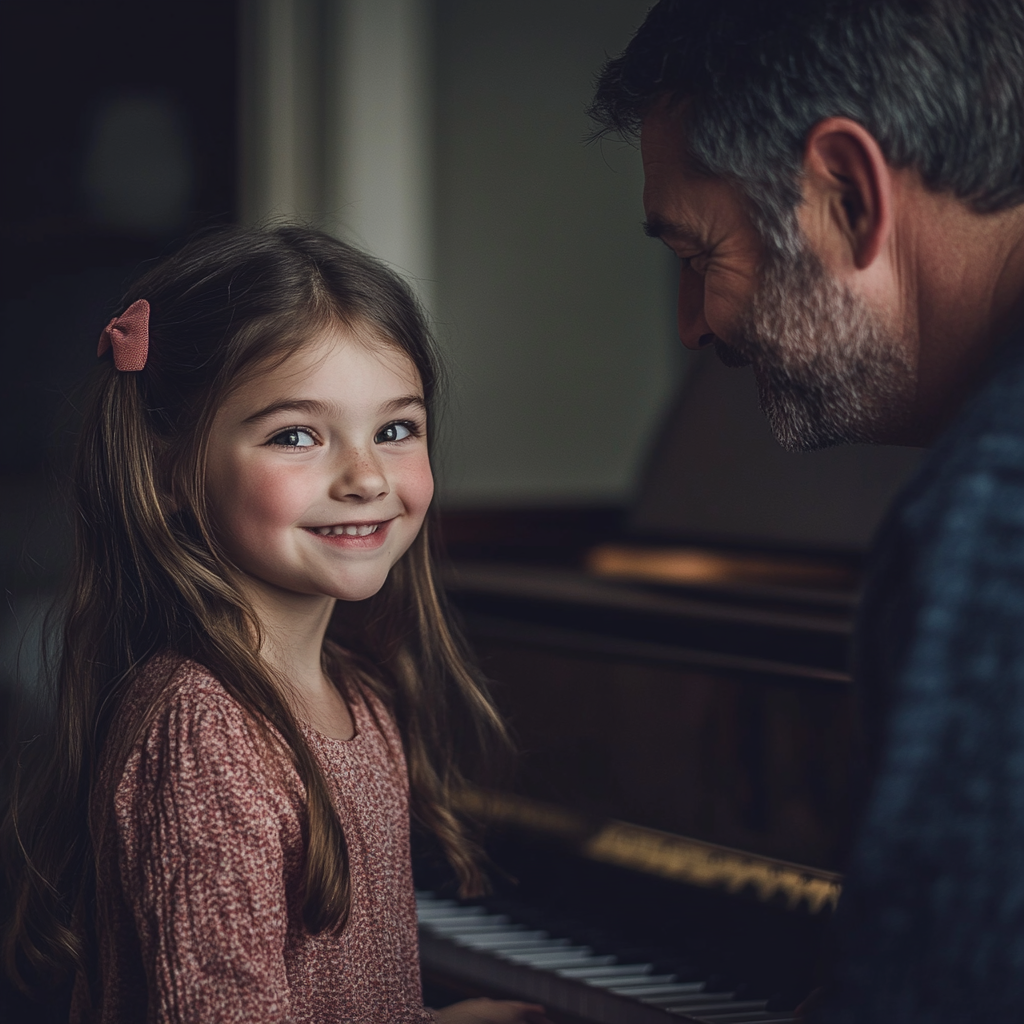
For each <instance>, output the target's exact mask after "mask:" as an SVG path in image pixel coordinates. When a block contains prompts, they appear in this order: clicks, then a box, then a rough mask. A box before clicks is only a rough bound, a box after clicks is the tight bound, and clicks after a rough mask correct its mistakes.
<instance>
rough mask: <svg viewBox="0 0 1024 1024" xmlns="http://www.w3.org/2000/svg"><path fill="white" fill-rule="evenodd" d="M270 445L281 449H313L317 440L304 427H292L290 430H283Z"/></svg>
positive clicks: (273, 438)
mask: <svg viewBox="0 0 1024 1024" xmlns="http://www.w3.org/2000/svg"><path fill="white" fill-rule="evenodd" d="M270 443H271V444H276V445H279V446H280V447H281V448H312V447H313V445H315V444H316V440H315V439H314V437H313V435H312V434H311V433H310V432H309V431H308V430H306V429H305V428H304V427H290V428H289V429H288V430H282V431H281V433H280V434H275V435H274V436H273V437H272V438H271V439H270Z"/></svg>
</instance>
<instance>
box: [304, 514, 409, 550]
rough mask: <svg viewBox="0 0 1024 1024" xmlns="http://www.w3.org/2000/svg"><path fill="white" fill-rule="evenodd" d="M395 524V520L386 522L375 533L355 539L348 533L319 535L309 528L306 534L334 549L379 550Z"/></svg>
mask: <svg viewBox="0 0 1024 1024" xmlns="http://www.w3.org/2000/svg"><path fill="white" fill-rule="evenodd" d="M393 522H394V520H393V519H387V520H385V521H384V522H382V523H381V524H380V525H379V526H378V527H377V529H376V530H374V532H373V533H368V534H367V535H366V536H365V537H353V536H351V535H350V534H347V533H330V534H327V535H324V534H320V533H317V532H316V531H315V530H314V529H311V528H309V527H307V528H306V532H307V533H308V534H310V536H312V537H315V538H316V539H317V540H318V541H321V542H322V543H324V544H327V545H328V546H329V547H332V548H342V549H343V550H346V551H351V550H357V551H366V550H372V549H373V548H379V547H380V546H381V545H382V544H383V543H384V541H385V540H386V539H387V535H388V529H389V527H390V526H391V524H392V523H393Z"/></svg>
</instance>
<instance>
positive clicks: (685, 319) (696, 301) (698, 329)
mask: <svg viewBox="0 0 1024 1024" xmlns="http://www.w3.org/2000/svg"><path fill="white" fill-rule="evenodd" d="M677 317H678V323H679V340H680V341H681V342H682V343H683V344H684V345H685V346H686V347H687V348H693V349H698V348H701V347H702V346H703V345H706V344H707V343H708V341H711V340H713V339H714V336H715V335H714V331H712V330H711V328H710V327H709V326H708V322H707V320H705V319H704V278H703V276H702V275H701V274H698V273H697V271H696V270H693V269H691V268H690V267H687V266H683V267H681V268H680V270H679V305H678V310H677Z"/></svg>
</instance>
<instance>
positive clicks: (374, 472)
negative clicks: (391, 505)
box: [331, 449, 391, 501]
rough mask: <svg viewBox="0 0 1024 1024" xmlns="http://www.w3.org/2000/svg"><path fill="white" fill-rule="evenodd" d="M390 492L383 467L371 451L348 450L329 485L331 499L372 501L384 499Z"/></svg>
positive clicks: (340, 460)
mask: <svg viewBox="0 0 1024 1024" xmlns="http://www.w3.org/2000/svg"><path fill="white" fill-rule="evenodd" d="M390 490H391V487H390V485H389V484H388V479H387V474H386V473H385V472H384V467H383V466H382V465H381V463H380V460H379V459H378V458H377V455H376V453H375V452H373V451H371V450H355V449H349V450H348V451H346V452H344V453H343V454H342V456H341V458H340V459H339V462H338V465H337V467H336V471H335V475H334V480H333V482H332V484H331V497H332V498H335V499H344V498H348V499H349V500H352V499H353V498H355V499H358V500H359V501H373V500H374V499H376V498H383V497H385V496H386V495H387V494H388V493H389V492H390Z"/></svg>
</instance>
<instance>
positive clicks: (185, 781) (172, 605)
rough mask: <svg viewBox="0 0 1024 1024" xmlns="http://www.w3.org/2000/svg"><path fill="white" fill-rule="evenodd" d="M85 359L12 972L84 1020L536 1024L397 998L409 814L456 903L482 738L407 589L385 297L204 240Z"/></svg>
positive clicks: (405, 454) (404, 380)
mask: <svg viewBox="0 0 1024 1024" xmlns="http://www.w3.org/2000/svg"><path fill="white" fill-rule="evenodd" d="M100 353H101V355H102V362H101V364H100V366H99V368H98V373H97V377H96V380H95V382H94V387H93V390H92V394H91V398H90V399H89V401H88V402H87V404H86V408H85V410H84V423H83V426H82V432H81V440H80V444H79V449H78V455H77V463H76V478H75V501H76V504H77V508H76V516H75V523H76V529H77V546H76V559H75V564H74V572H73V580H72V586H71V588H70V589H69V596H68V598H67V602H66V607H65V609H64V620H63V622H64V627H63V640H62V644H63V646H62V653H61V655H60V661H59V667H58V671H57V673H56V716H55V721H56V728H57V736H56V739H55V742H54V745H53V747H52V751H51V760H50V767H49V769H48V771H47V772H46V773H44V774H43V775H41V776H38V777H37V778H36V779H35V785H34V786H33V787H32V788H31V789H27V790H25V789H23V790H22V792H21V793H20V794H19V795H18V797H17V798H16V800H15V801H14V804H13V809H12V813H11V815H10V817H9V822H8V837H9V839H11V840H12V844H11V845H12V846H13V849H14V850H15V851H16V853H17V855H18V856H19V857H20V858H21V860H20V865H21V867H20V871H18V872H16V878H15V896H16V906H15V914H14V920H13V924H12V926H11V928H10V929H9V934H8V936H7V942H6V962H7V966H8V969H9V970H11V971H12V973H14V974H15V976H16V977H19V978H20V979H21V980H22V981H23V982H25V981H27V980H28V979H29V978H34V979H36V980H37V981H38V980H39V979H45V978H46V977H47V976H50V977H57V978H59V977H60V976H61V975H62V974H69V973H71V974H73V975H74V979H75V980H74V994H73V1001H72V1011H71V1019H72V1020H73V1021H82V1022H85V1021H102V1022H104V1024H108V1022H109V1024H114V1022H118V1024H120V1022H125V1024H127V1022H136V1021H138V1022H141V1021H160V1022H163V1021H190V1022H197V1024H198V1022H201V1024H213V1022H220V1021H237V1022H243V1021H244V1022H256V1021H259V1022H262V1024H269V1022H272V1021H309V1022H327V1021H352V1020H362V1021H380V1022H382V1024H385V1022H386V1024H391V1022H399V1021H407V1020H408V1021H414V1020H415V1021H419V1020H431V1019H437V1020H441V1021H447V1022H449V1024H454V1022H456V1021H466V1022H471V1021H509V1022H511V1021H526V1020H536V1019H543V1018H542V1017H541V1016H540V1015H541V1013H542V1011H541V1009H540V1008H539V1007H535V1006H527V1005H525V1004H519V1003H498V1002H491V1001H490V1000H473V1001H471V1002H468V1003H462V1004H457V1005H456V1006H454V1007H450V1008H448V1009H446V1010H443V1011H434V1012H433V1016H432V1015H431V1012H430V1011H427V1010H425V1009H424V1007H423V1004H422V998H421V994H420V984H419V966H418V959H417V945H416V913H415V903H414V898H413V890H412V879H411V871H410V864H409V824H410V822H409V815H410V808H411V812H412V814H413V815H415V817H416V819H417V820H418V821H419V822H420V823H421V824H422V825H423V826H425V827H426V828H427V829H429V830H430V831H431V832H432V833H433V834H434V835H435V836H436V838H437V840H438V841H439V843H440V845H441V847H442V848H443V850H444V851H445V853H446V855H447V857H448V859H449V861H450V862H451V864H452V866H453V868H454V870H455V872H456V874H457V875H458V876H459V879H460V881H461V883H462V886H463V890H464V891H466V892H472V891H474V890H478V889H479V887H480V882H481V878H480V872H479V869H478V867H477V861H476V853H477V851H476V849H475V848H474V846H473V845H472V843H471V842H470V841H469V840H468V838H467V836H466V835H465V833H464V831H463V828H462V826H461V824H460V821H459V819H458V817H457V816H456V814H455V812H454V810H453V806H452V805H453V799H454V797H455V795H456V793H457V791H458V789H459V786H460V785H461V783H462V776H461V775H460V772H459V770H458V768H457V758H456V753H457V749H456V748H457V747H461V746H463V745H465V744H467V743H472V742H474V741H475V743H476V744H477V746H478V747H479V746H483V747H486V746H487V744H488V743H489V742H491V741H493V740H499V741H500V740H501V739H502V738H503V731H502V727H501V723H500V721H499V719H498V717H497V715H496V713H495V711H494V708H493V707H492V705H491V703H490V701H489V699H488V697H487V695H486V693H485V692H484V690H483V689H482V688H481V687H480V685H479V684H478V682H477V680H476V678H475V676H474V674H473V673H472V672H471V670H470V669H469V668H468V667H467V664H466V662H465V660H464V658H463V655H462V653H461V649H460V646H459V644H458V643H457V641H456V640H455V638H454V637H453V635H452V632H451V630H450V629H449V627H448V625H447V624H446V622H445V618H444V614H443V611H442V608H441V603H440V600H439V596H438V593H437V590H436V587H435V583H434V580H433V577H432V574H431V561H430V554H429V544H428V537H427V527H426V525H425V517H426V515H427V510H428V507H429V505H430V500H431V494H432V490H433V483H432V479H431V472H430V464H429V460H428V452H427V437H428V430H429V424H430V414H431V409H432V406H433V403H434V399H435V390H436V384H437V371H436V368H435V358H434V354H433V350H432V346H431V341H430V337H429V334H428V331H427V328H426V325H425V323H424V320H423V317H422V315H421V314H420V312H419V309H418V307H417V305H416V302H415V300H414V299H413V298H412V296H411V294H410V292H409V290H408V289H407V288H406V287H405V285H404V284H402V282H400V281H399V280H398V279H397V278H396V277H395V276H394V275H393V274H392V273H391V272H390V271H388V270H387V269H385V268H384V267H383V266H382V265H381V264H380V263H378V262H377V261H375V260H373V259H371V258H370V257H368V256H366V255H364V254H362V253H360V252H358V251H356V250H354V249H352V248H351V247H349V246H346V245H344V244H342V243H340V242H337V241H335V240H333V239H331V238H329V237H327V236H325V235H321V234H318V233H316V232H312V231H308V230H301V229H297V228H283V229H279V230H274V231H265V232H256V231H243V230H239V229H230V230H225V231H221V232H218V233H216V234H212V235H209V236H207V237H205V238H202V239H200V240H198V241H195V242H193V243H192V244H190V245H188V246H186V247H185V248H184V249H183V250H182V251H181V252H179V253H178V254H177V255H176V256H173V257H172V258H170V259H168V260H167V261H165V262H164V263H162V264H160V265H158V266H157V267H156V268H155V269H153V270H151V271H150V272H149V273H147V274H146V275H145V276H144V277H143V278H142V279H141V280H139V281H138V283H137V284H136V285H135V286H134V287H133V288H132V289H131V291H130V292H129V294H128V295H127V296H126V298H125V302H124V312H123V313H122V314H121V315H120V316H118V317H116V318H115V319H114V320H113V321H111V323H110V325H109V326H108V327H107V328H106V330H105V331H104V332H103V335H102V337H101V339H100ZM328 632H330V633H331V635H332V636H333V638H334V640H333V641H332V640H326V639H325V636H326V635H327V634H328Z"/></svg>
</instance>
